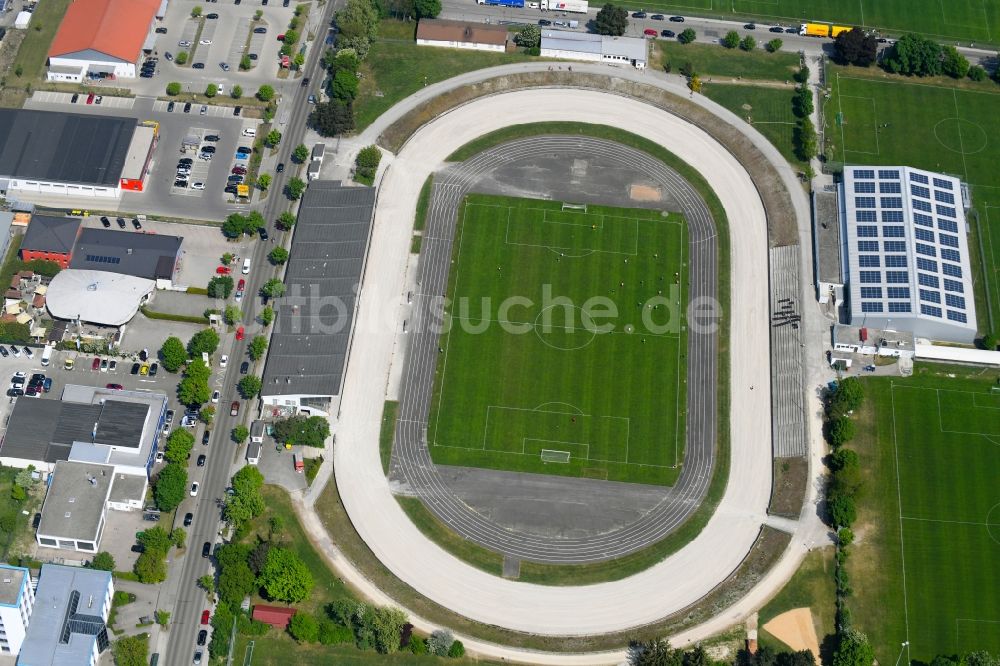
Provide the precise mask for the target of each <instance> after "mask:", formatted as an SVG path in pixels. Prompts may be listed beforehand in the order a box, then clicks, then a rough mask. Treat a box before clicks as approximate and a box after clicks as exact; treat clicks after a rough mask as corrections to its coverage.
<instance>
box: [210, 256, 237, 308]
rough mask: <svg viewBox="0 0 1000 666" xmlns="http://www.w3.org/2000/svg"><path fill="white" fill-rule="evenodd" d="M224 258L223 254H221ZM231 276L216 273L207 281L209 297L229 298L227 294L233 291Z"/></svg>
mask: <svg viewBox="0 0 1000 666" xmlns="http://www.w3.org/2000/svg"><path fill="white" fill-rule="evenodd" d="M223 259H225V256H223ZM234 286H235V285H234V284H233V278H231V277H229V276H228V275H216V276H215V277H213V278H212V279H211V280H209V281H208V287H207V288H206V290H207V291H208V296H209V298H221V299H226V298H229V295H230V294H232V293H233V287H234Z"/></svg>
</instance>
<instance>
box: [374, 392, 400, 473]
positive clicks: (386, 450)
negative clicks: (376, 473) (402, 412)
mask: <svg viewBox="0 0 1000 666" xmlns="http://www.w3.org/2000/svg"><path fill="white" fill-rule="evenodd" d="M398 413H399V403H398V402H396V401H395V400H386V401H385V405H384V406H383V407H382V428H381V430H379V434H378V455H379V458H380V459H381V460H382V473H383V474H388V473H389V463H390V462H391V461H392V441H393V439H394V438H395V436H396V416H397V414H398Z"/></svg>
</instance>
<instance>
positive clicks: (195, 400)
mask: <svg viewBox="0 0 1000 666" xmlns="http://www.w3.org/2000/svg"><path fill="white" fill-rule="evenodd" d="M210 374H211V372H210V371H209V369H208V366H206V365H205V362H204V361H202V360H201V358H196V359H194V360H193V361H191V363H189V364H188V367H187V369H186V370H185V371H184V378H183V379H181V381H180V383H179V384H178V385H177V399H178V400H180V401H181V404H184V405H190V406H198V405H202V404H204V403H206V402H208V399H209V398H210V397H211V395H212V391H211V390H210V389H209V387H208V378H209V376H210Z"/></svg>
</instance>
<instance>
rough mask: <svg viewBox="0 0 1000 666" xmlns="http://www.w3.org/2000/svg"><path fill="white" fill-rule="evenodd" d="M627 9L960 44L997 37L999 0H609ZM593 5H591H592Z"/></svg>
mask: <svg viewBox="0 0 1000 666" xmlns="http://www.w3.org/2000/svg"><path fill="white" fill-rule="evenodd" d="M612 1H613V2H614V3H615V4H618V5H622V6H624V7H627V8H628V9H631V10H636V9H639V8H640V7H642V8H643V9H645V10H646V11H662V12H670V13H677V14H687V15H694V16H717V17H721V18H727V19H734V18H735V19H738V20H743V19H747V18H757V19H760V20H761V22H762V23H768V22H770V23H781V24H783V25H796V24H798V23H802V22H807V21H822V22H825V23H834V24H837V25H848V26H855V25H858V26H862V27H864V28H867V29H876V30H881V31H883V32H889V33H892V34H899V33H903V32H918V33H920V34H923V35H926V36H928V37H935V38H938V39H944V40H959V41H962V42H989V43H994V44H995V43H997V41H1000V0H825V1H824V2H816V0H643V1H642V2H635V0H612ZM592 4H594V3H592Z"/></svg>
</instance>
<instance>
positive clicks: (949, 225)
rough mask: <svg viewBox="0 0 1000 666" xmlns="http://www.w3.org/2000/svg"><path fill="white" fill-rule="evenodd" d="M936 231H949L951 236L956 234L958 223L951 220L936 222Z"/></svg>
mask: <svg viewBox="0 0 1000 666" xmlns="http://www.w3.org/2000/svg"><path fill="white" fill-rule="evenodd" d="M938 229H941V230H942V231H950V232H952V233H953V234H957V233H958V222H955V221H953V220H938Z"/></svg>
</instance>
